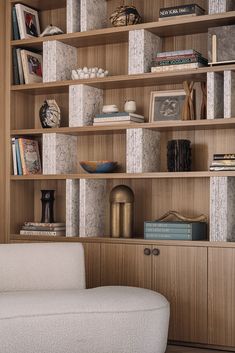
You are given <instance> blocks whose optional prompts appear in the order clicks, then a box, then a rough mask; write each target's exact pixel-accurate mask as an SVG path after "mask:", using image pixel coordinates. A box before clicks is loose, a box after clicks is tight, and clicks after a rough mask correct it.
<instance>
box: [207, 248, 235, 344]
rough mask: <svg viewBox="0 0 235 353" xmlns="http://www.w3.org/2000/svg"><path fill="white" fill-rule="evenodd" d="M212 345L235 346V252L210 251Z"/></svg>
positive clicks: (210, 324)
mask: <svg viewBox="0 0 235 353" xmlns="http://www.w3.org/2000/svg"><path fill="white" fill-rule="evenodd" d="M208 266H209V269H208V270H209V271H208V276H209V282H208V292H209V297H208V298H209V300H208V307H209V315H208V329H209V344H213V345H221V346H230V347H235V284H234V282H235V249H226V248H221V249H220V248H215V249H213V248H209V254H208Z"/></svg>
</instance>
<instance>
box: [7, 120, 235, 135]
mask: <svg viewBox="0 0 235 353" xmlns="http://www.w3.org/2000/svg"><path fill="white" fill-rule="evenodd" d="M140 127H141V128H143V129H151V130H156V131H186V130H211V129H218V128H221V129H230V128H234V127H235V118H230V119H211V120H207V119H205V120H188V121H159V122H157V123H143V124H136V123H133V124H128V125H127V124H121V125H118V126H116V125H107V126H84V127H61V128H58V129H22V130H11V136H23V135H29V136H33V135H34V136H40V135H42V134H50V133H56V134H66V135H74V136H79V135H81V136H82V135H88V134H96V135H97V134H99V133H100V134H106V133H107V134H110V133H115V132H125V130H127V129H135V128H140Z"/></svg>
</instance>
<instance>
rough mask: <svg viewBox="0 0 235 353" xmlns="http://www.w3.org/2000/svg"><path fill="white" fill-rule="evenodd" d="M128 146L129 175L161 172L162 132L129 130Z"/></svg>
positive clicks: (127, 166) (127, 165)
mask: <svg viewBox="0 0 235 353" xmlns="http://www.w3.org/2000/svg"><path fill="white" fill-rule="evenodd" d="M126 146H127V147H126V149H127V150H126V169H127V173H145V172H146V173H147V172H158V171H160V132H158V131H153V130H148V129H142V128H137V129H128V130H127V141H126Z"/></svg>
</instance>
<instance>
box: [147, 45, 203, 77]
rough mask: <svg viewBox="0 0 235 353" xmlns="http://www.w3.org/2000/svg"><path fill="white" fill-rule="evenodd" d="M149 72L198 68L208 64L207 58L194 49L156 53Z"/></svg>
mask: <svg viewBox="0 0 235 353" xmlns="http://www.w3.org/2000/svg"><path fill="white" fill-rule="evenodd" d="M152 65H153V66H152V68H151V72H165V71H174V70H187V69H198V68H199V67H203V66H208V60H207V59H206V58H204V57H203V56H202V54H201V53H199V52H198V51H196V50H194V49H186V50H177V51H169V52H162V53H158V54H157V57H156V58H155V60H154V61H153V63H152Z"/></svg>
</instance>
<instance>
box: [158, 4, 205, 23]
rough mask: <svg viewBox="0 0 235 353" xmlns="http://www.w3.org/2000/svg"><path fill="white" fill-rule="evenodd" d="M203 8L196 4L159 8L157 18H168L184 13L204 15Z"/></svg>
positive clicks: (183, 14)
mask: <svg viewBox="0 0 235 353" xmlns="http://www.w3.org/2000/svg"><path fill="white" fill-rule="evenodd" d="M204 14H205V10H204V9H203V8H202V7H201V6H199V5H197V4H189V5H180V6H173V7H165V8H161V9H160V12H159V20H162V19H164V18H170V17H175V16H185V15H195V16H199V15H204Z"/></svg>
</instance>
